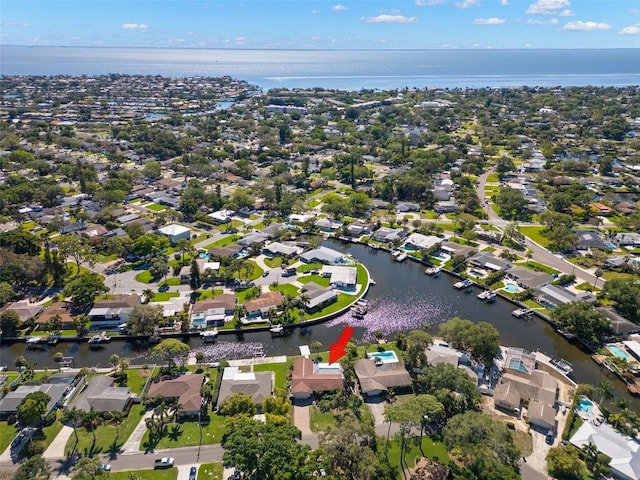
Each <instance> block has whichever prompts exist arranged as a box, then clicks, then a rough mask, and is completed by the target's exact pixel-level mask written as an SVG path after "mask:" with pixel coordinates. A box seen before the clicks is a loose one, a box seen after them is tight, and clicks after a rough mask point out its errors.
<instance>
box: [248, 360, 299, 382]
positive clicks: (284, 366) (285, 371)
mask: <svg viewBox="0 0 640 480" xmlns="http://www.w3.org/2000/svg"><path fill="white" fill-rule="evenodd" d="M292 363H293V360H288V361H286V362H284V363H264V364H261V365H254V366H253V371H254V372H276V384H275V386H276V388H285V386H286V380H287V376H288V375H289V367H290V366H291V364H292Z"/></svg>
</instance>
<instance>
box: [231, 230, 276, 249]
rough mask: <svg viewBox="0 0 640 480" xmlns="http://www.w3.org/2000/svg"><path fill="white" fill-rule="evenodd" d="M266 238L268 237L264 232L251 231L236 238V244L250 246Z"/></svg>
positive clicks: (264, 240) (262, 241)
mask: <svg viewBox="0 0 640 480" xmlns="http://www.w3.org/2000/svg"><path fill="white" fill-rule="evenodd" d="M268 239H269V237H268V236H267V235H265V234H264V233H261V232H252V233H249V234H247V235H245V236H244V237H242V238H241V239H240V240H238V245H240V246H242V247H251V246H253V245H258V244H260V243H264V242H266V241H267V240H268Z"/></svg>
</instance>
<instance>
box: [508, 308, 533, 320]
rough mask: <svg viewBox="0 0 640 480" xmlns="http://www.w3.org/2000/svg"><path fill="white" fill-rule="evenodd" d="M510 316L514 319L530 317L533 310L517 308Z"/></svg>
mask: <svg viewBox="0 0 640 480" xmlns="http://www.w3.org/2000/svg"><path fill="white" fill-rule="evenodd" d="M511 315H513V316H514V317H516V318H522V317H530V316H531V315H533V308H518V309H517V310H514V311H513V312H511Z"/></svg>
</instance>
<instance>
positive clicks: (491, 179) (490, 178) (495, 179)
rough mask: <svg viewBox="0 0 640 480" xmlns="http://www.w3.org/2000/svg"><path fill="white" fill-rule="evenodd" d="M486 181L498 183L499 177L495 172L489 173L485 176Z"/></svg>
mask: <svg viewBox="0 0 640 480" xmlns="http://www.w3.org/2000/svg"><path fill="white" fill-rule="evenodd" d="M487 182H488V183H500V177H499V176H498V174H497V173H490V174H489V176H488V177H487Z"/></svg>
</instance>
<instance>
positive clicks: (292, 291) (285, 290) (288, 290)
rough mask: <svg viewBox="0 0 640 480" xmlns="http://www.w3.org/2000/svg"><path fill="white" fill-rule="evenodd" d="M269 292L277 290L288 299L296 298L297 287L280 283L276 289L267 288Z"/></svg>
mask: <svg viewBox="0 0 640 480" xmlns="http://www.w3.org/2000/svg"><path fill="white" fill-rule="evenodd" d="M269 290H278V291H279V292H280V293H282V294H283V295H289V296H290V297H297V296H298V293H299V292H298V287H296V286H295V285H291V284H290V283H281V284H279V285H278V286H277V287H275V288H274V287H271V286H270V287H269Z"/></svg>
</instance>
